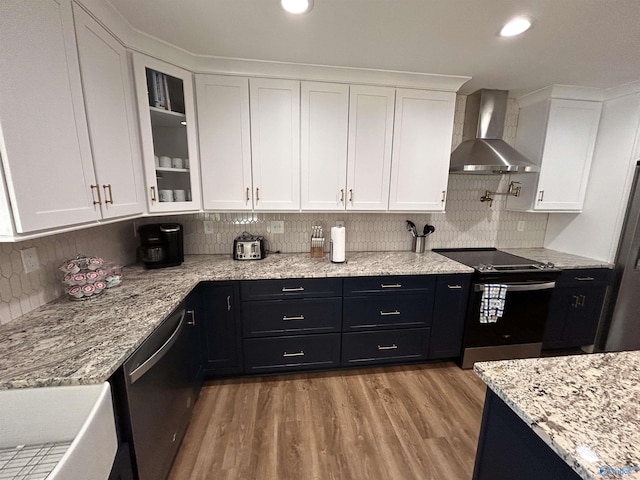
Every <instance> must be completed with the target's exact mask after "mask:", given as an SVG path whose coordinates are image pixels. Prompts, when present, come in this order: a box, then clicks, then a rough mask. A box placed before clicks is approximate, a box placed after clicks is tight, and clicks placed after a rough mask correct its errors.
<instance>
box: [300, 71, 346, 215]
mask: <svg viewBox="0 0 640 480" xmlns="http://www.w3.org/2000/svg"><path fill="white" fill-rule="evenodd" d="M301 110H302V115H301V117H302V125H301V132H300V136H301V165H300V169H301V179H302V185H301V206H302V209H303V210H325V211H326V210H344V209H345V203H346V199H347V196H346V195H347V194H346V184H347V136H348V130H349V86H348V85H342V84H331V83H317V82H302V85H301Z"/></svg>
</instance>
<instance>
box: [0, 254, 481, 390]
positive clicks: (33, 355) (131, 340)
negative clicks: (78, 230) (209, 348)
mask: <svg viewBox="0 0 640 480" xmlns="http://www.w3.org/2000/svg"><path fill="white" fill-rule="evenodd" d="M347 258H348V262H347V263H344V264H332V263H330V262H329V261H328V260H327V257H326V256H325V257H324V258H310V256H309V254H308V253H305V254H273V255H269V256H268V257H267V258H265V259H264V260H259V261H234V260H232V259H231V258H230V257H229V256H226V255H225V256H223V255H188V256H187V257H186V258H185V262H184V264H182V265H181V266H179V267H171V268H162V269H157V270H145V269H143V268H142V267H140V266H134V267H128V268H126V269H125V280H124V283H123V284H122V286H121V287H118V288H114V289H110V290H107V291H105V293H104V294H102V295H101V296H100V297H97V298H93V299H90V300H87V301H80V302H74V301H70V300H68V299H67V298H61V299H58V300H56V301H54V302H51V303H48V304H46V305H43V306H42V307H39V308H38V309H36V310H34V311H32V312H29V313H28V314H26V315H23V316H22V317H21V318H20V319H18V320H16V321H14V322H11V323H9V324H5V325H2V326H1V327H0V389H10V388H28V387H44V386H54V385H74V384H93V383H101V382H104V381H106V380H107V379H108V378H109V377H110V376H111V375H112V374H113V373H114V372H115V371H116V369H117V368H118V367H119V366H120V365H122V363H123V362H124V361H125V360H126V359H127V357H128V356H129V355H131V353H133V351H134V350H135V349H136V348H137V347H138V346H139V345H140V344H141V343H142V342H143V341H144V340H145V339H146V338H147V337H148V336H149V335H150V334H151V332H152V331H153V330H154V329H155V328H156V327H157V326H158V325H159V324H160V323H161V322H162V320H164V318H165V317H166V316H167V315H168V314H169V313H171V311H172V310H173V309H174V308H176V307H177V306H178V304H179V303H180V302H181V301H182V300H183V299H184V298H185V297H186V296H187V295H188V294H189V292H190V291H191V290H192V289H193V288H194V287H195V286H196V285H197V284H198V283H200V282H202V281H231V280H261V279H278V278H328V277H358V276H378V275H435V274H456V273H471V272H472V269H471V268H469V267H466V266H464V265H461V264H459V263H457V262H454V261H453V260H449V259H448V258H445V257H443V256H441V255H438V254H436V253H432V252H426V253H424V254H416V253H411V252H362V253H349V254H348V255H347Z"/></svg>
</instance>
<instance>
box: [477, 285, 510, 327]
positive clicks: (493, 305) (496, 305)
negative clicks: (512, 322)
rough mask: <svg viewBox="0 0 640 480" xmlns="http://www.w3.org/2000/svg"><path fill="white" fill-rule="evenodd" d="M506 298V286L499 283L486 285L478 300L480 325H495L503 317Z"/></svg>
mask: <svg viewBox="0 0 640 480" xmlns="http://www.w3.org/2000/svg"><path fill="white" fill-rule="evenodd" d="M506 298H507V286H506V285H502V284H499V283H486V284H484V290H483V291H482V298H481V299H480V323H496V322H497V321H498V318H500V317H502V315H504V305H505V303H506Z"/></svg>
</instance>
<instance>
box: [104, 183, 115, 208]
mask: <svg viewBox="0 0 640 480" xmlns="http://www.w3.org/2000/svg"><path fill="white" fill-rule="evenodd" d="M102 188H104V198H107V191H108V192H109V200H105V201H104V204H105V205H106V204H107V203H110V204H111V205H113V191H112V190H111V184H110V183H109V184H108V185H102Z"/></svg>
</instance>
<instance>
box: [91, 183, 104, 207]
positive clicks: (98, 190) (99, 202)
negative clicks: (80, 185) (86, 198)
mask: <svg viewBox="0 0 640 480" xmlns="http://www.w3.org/2000/svg"><path fill="white" fill-rule="evenodd" d="M89 186H90V187H91V196H93V189H94V188H95V190H96V192H98V201H96V199H95V198H94V199H93V204H94V205H102V198H101V197H100V186H99V185H89Z"/></svg>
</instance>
